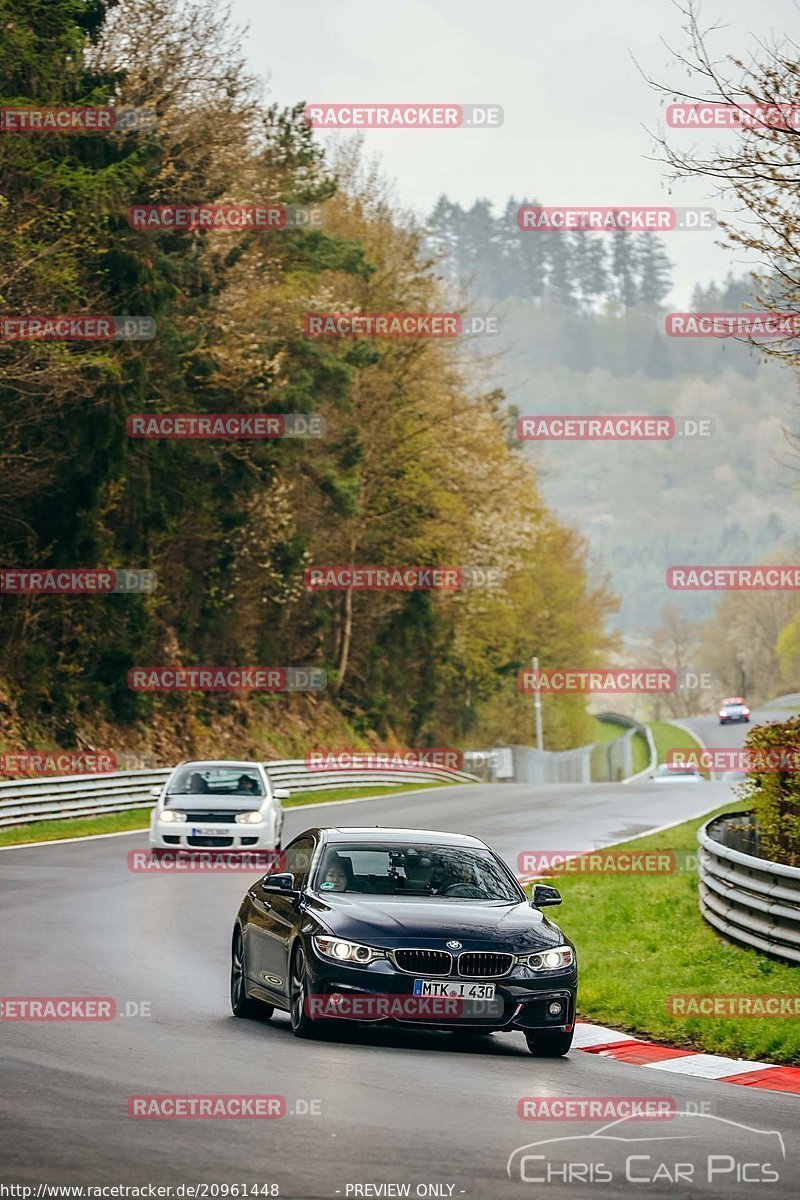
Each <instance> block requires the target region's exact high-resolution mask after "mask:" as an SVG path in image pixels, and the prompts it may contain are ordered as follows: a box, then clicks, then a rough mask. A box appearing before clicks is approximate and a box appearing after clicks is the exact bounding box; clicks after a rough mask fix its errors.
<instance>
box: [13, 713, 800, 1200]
mask: <svg viewBox="0 0 800 1200" xmlns="http://www.w3.org/2000/svg"><path fill="white" fill-rule="evenodd" d="M746 730H747V726H744V727H741V728H740V727H731V728H726V729H721V730H719V732H720V733H721V734H722V735H730V734H735V735H736V737H737V738H738V739H741V738H742V737H743V736H744V733H745V732H746ZM704 733H705V731H704ZM706 740H707V741H708V742H709V744H712V745H715V744H727V738H726V740H725V741H724V742H723V741H719V742H717V741H715V740H714V739H713V738H712V737H711V736H707V738H706ZM733 744H736V743H733ZM728 795H729V788H728V785H726V784H723V783H713V784H703V785H699V784H695V785H689V784H681V783H671V784H665V785H658V784H654V783H651V782H650V781H649V780H646V779H645V780H642V781H639V782H636V783H633V784H629V785H624V786H621V785H606V786H597V785H595V786H591V787H590V786H580V787H579V786H570V785H560V786H557V787H549V788H536V789H534V788H531V787H527V786H521V785H505V786H504V785H494V786H488V785H487V786H484V785H481V786H472V787H464V788H460V787H459V788H453V789H447V790H443V791H435V792H428V793H420V794H416V795H407V796H401V797H385V798H383V799H380V800H371V801H366V802H359V803H356V804H342V805H338V806H331V805H321V806H315V807H314V808H313V809H311V808H309V809H300V810H293V811H290V812H289V813H288V814H287V821H286V824H287V836H288V837H292V836H294V834H295V833H297V832H298V831H299V830H300V829H302V828H304V827H306V826H307V825H309V824H312V823H320V824H381V823H382V824H395V825H409V826H420V827H426V828H434V829H435V828H440V829H453V830H459V831H462V832H468V833H476V834H478V835H480V836H482V837H484V838H486V839H487V840H488V841H489V842H490V843H491V844H493V845H494V846H495V847H496V848H497V849H498V850H499V851H500V852H501V853H503V854H504V855H505V856H507V858H508V859H509V860H510V861H511V863H512V865H516V856H517V854H518V853H519V852H520V851H521V850H525V849H575V850H579V849H588V848H591V847H595V846H600V845H604V844H608V843H610V842H613V841H616V840H619V839H620V838H623V837H626V836H631V835H633V834H636V833H640V832H642V831H644V830H646V829H648V828H652V827H657V826H660V825H663V824H666V823H668V822H674V821H677V820H680V819H683V818H686V817H690V816H694V815H696V814H698V813H700V812H701V811H704V810H706V809H709V808H711V807H713V806H714V805H715V804H717V803H720V802H723V801H724V800H725V799H726V798H727V796H728ZM143 845H144V837H143V835H142V833H134V834H126V835H123V836H115V837H109V838H103V839H97V840H92V841H79V842H73V843H69V844H58V845H51V846H38V847H30V848H21V849H11V850H6V851H3V852H0V904H2V923H3V933H4V956H3V958H4V971H3V981H2V988H1V989H0V991H1V992H2V995H3V996H54V995H63V996H108V997H113V998H114V1000H115V1001H116V1006H117V1010H118V1011H120V1010H121V1011H122V1012H123V1013H124V1012H125V1009H126V1004H127V1005H128V1006H129V1007H130V1006H131V1005H132V1004H136V1005H141V1004H147V1005H149V1011H150V1015H149V1016H142V1015H129V1016H125V1015H123V1016H118V1017H117V1018H116V1019H114V1020H112V1021H108V1022H92V1023H89V1022H80V1023H66V1022H44V1023H32V1022H11V1023H9V1022H6V1021H4V1022H2V1023H0V1042H1V1045H0V1063H1V1064H2V1087H1V1088H0V1097H1V1098H0V1117H1V1118H2V1126H1V1128H2V1135H1V1137H2V1141H1V1142H0V1162H1V1163H2V1174H1V1175H0V1179H2V1180H7V1181H13V1182H15V1183H34V1184H38V1183H39V1182H49V1183H57V1184H70V1183H71V1184H84V1185H87V1184H114V1183H128V1184H139V1185H146V1184H148V1183H156V1184H162V1183H163V1184H167V1183H169V1184H173V1185H176V1184H180V1183H197V1182H201V1181H203V1182H206V1183H209V1184H211V1183H220V1184H223V1183H225V1184H233V1183H240V1184H243V1183H247V1184H275V1185H278V1188H279V1191H276V1192H275V1193H273V1194H278V1195H280V1196H281V1197H297V1198H300V1197H309V1198H311V1197H313V1198H317V1197H335V1196H343V1197H344V1196H347V1195H350V1196H380V1195H384V1196H391V1195H402V1194H404V1192H403V1191H402V1190H401V1191H397V1190H393V1189H389V1190H387V1189H386V1188H383V1189H381V1188H380V1185H387V1184H397V1185H409V1186H410V1191H409V1192H408V1193H405V1194H409V1195H412V1196H414V1195H428V1196H450V1195H452V1196H454V1197H458V1196H470V1197H480V1198H484V1197H486V1198H490V1197H496V1196H532V1197H533V1196H535V1197H540V1196H544V1195H553V1196H565V1197H566V1196H570V1197H572V1196H577V1195H587V1194H591V1192H592V1190H597V1191H599V1193H600V1194H601V1195H604V1196H614V1197H616V1196H626V1197H633V1196H634V1195H637V1196H638V1195H640V1194H645V1195H651V1196H656V1197H659V1196H662V1195H663V1196H667V1195H670V1196H687V1197H689V1196H692V1197H696V1196H703V1197H719V1198H720V1200H730V1198H731V1197H736V1196H742V1197H746V1198H747V1200H751V1197H753V1196H758V1195H762V1194H763V1195H765V1196H773V1197H781V1198H783V1197H789V1196H797V1195H798V1194H799V1193H800V1171H798V1166H797V1158H798V1147H797V1142H798V1139H797V1131H798V1128H799V1127H800V1101H798V1098H797V1097H795V1096H791V1095H786V1094H783V1093H780V1092H768V1091H756V1090H751V1089H749V1088H747V1087H734V1086H731V1085H726V1084H720V1083H714V1082H710V1081H705V1080H703V1079H699V1078H690V1077H684V1076H681V1075H679V1074H673V1073H669V1074H666V1073H663V1072H660V1071H657V1070H642V1069H641V1068H637V1067H634V1066H627V1065H625V1064H622V1063H616V1062H613V1061H611V1060H609V1059H604V1058H602V1057H600V1056H598V1055H594V1054H586V1053H582V1052H580V1051H573V1052H572V1053H571V1054H570V1055H569V1057H568V1058H566V1059H557V1060H551V1061H548V1060H536V1059H533V1058H531V1057H530V1055H529V1054H528V1052H527V1050H526V1047H525V1043H524V1040H523V1037H522V1035H521V1034H520V1035H517V1034H512V1035H495V1036H493V1037H478V1038H475V1039H474V1040H473V1041H471V1042H468V1041H466V1040H464V1041H461V1040H459V1039H457V1038H455V1037H453V1036H451V1035H447V1034H428V1033H417V1032H409V1033H407V1032H405V1031H401V1032H388V1031H385V1030H374V1031H366V1032H363V1031H361V1032H356V1031H354V1030H348V1031H342V1032H341V1034H340V1033H339V1032H338V1031H337V1036H336V1037H326V1038H325V1039H323V1040H320V1041H316V1042H303V1041H299V1040H297V1039H296V1038H294V1037H293V1036H292V1034H291V1032H290V1030H289V1024H288V1018H287V1017H285V1016H284V1015H282V1014H281V1015H276V1017H275V1018H274V1020H273V1021H271V1022H245V1021H237V1020H235V1019H234V1018H233V1017H232V1016H231V1015H230V1010H229V1005H228V962H229V940H230V932H231V926H232V921H233V916H234V913H235V911H236V908H237V906H238V903H239V900H240V899H241V896H242V895H243V894H244V891H245V888H246V886H247V885H248V883H249V882H250V881H251V876H249V875H237V874H219V873H217V874H203V875H188V874H182V875H176V874H166V873H162V874H159V875H155V874H153V873H150V874H138V873H132V872H131V871H129V870H128V865H127V855H128V852H129V851H130V850H131V849H133V848H138V847H141V846H143ZM557 916H558V919H559V921H560V923H561V924H562V925H563V926H564V928H565V929H566V930H567V931H569V924H570V921H569V917H570V914H569V910H568V906H567V905H565V906H564V907H563V908H562V909H560V910H559V912H558V914H557ZM152 1093H158V1094H165V1093H169V1094H174V1093H180V1094H203V1095H208V1094H218V1093H219V1094H234V1093H235V1094H242V1093H244V1094H252V1095H264V1094H268V1095H280V1096H284V1097H285V1098H286V1108H287V1114H286V1115H285V1116H283V1117H281V1118H279V1119H275V1120H206V1121H203V1120H184V1121H178V1122H176V1121H171V1120H135V1119H133V1118H131V1117H129V1116H128V1112H127V1106H128V1098H129V1097H130V1096H132V1095H145V1094H152ZM532 1095H535V1096H566V1095H569V1096H576V1097H579V1096H612V1097H619V1096H654V1097H655V1096H662V1097H663V1096H669V1097H672V1098H674V1099H675V1101H676V1103H677V1106H678V1109H679V1110H680V1111H688V1112H695V1111H697V1110H698V1109H699V1110H700V1111H701V1112H702V1111H705V1113H706V1115H705V1116H703V1117H698V1116H690V1117H686V1118H682V1119H681V1120H680V1121H675V1122H668V1123H664V1122H659V1123H657V1124H654V1123H649V1124H648V1123H642V1122H638V1123H635V1124H634V1125H633V1126H632V1127H631V1126H629V1127H628V1130H629V1132H628V1134H626V1136H630V1137H634V1138H649V1139H650V1140H648V1141H646V1142H645V1143H644V1148H641V1146H640V1147H639V1148H637V1149H636V1153H637V1154H638V1155H641V1156H642V1157H640V1158H639V1159H638V1160H637V1163H636V1168H637V1171H638V1178H639V1179H640V1180H641V1179H642V1178H649V1177H651V1176H652V1175H653V1174H654V1173H655V1171H656V1168H657V1165H658V1164H659V1163H661V1162H663V1163H665V1164H667V1167H662V1169H661V1175H660V1177H659V1180H660V1181H659V1182H654V1183H650V1184H645V1183H643V1182H639V1183H633V1182H627V1181H626V1179H625V1170H624V1168H623V1167H617V1166H616V1165H615V1167H614V1171H613V1179H612V1181H611V1182H604V1181H599V1182H597V1181H596V1189H593V1188H592V1186H591V1184H590V1183H588V1182H575V1181H574V1180H573V1182H572V1183H571V1184H562V1183H559V1182H557V1181H556V1182H551V1183H549V1184H545V1183H536V1182H521V1180H520V1168H519V1165H518V1162H519V1156H518V1158H517V1159H515V1164H517V1165H516V1166H515V1168H514V1170H515V1172H516V1173H515V1174H513V1173H512V1177H511V1178H510V1177H509V1176H508V1174H507V1173H506V1164H507V1162H508V1159H509V1156H510V1155H511V1154H512V1152H513V1151H515V1150H516V1149H518V1148H519V1147H522V1146H524V1145H526V1144H528V1143H531V1142H534V1141H537V1140H543V1139H549V1138H563V1137H573V1138H574V1137H577V1136H578V1135H587V1134H589V1133H591V1132H592V1131H595V1130H596V1129H597V1127H598V1126H597V1123H596V1122H595V1123H592V1124H588V1123H587V1124H584V1123H579V1122H576V1121H572V1122H562V1123H556V1122H552V1121H551V1122H531V1121H523V1120H521V1119H520V1118H519V1117H518V1115H517V1101H518V1100H519V1099H520V1097H523V1096H532ZM702 1106H705V1109H703V1107H702ZM726 1122H735V1123H736V1124H730V1125H729V1124H726ZM667 1125H668V1126H669V1130H668V1131H665V1127H666V1126H667ZM739 1126H745V1127H747V1129H746V1130H742V1129H740V1128H739ZM748 1130H750V1131H756V1132H748ZM771 1131H777V1132H778V1133H779V1134H781V1135H782V1137H783V1144H784V1146H785V1154H786V1158H785V1160H783V1159H782V1158H781V1155H780V1153H779V1152H778V1151H777V1150H776V1145H778V1146H780V1138H778V1137H776V1134H775V1132H772V1136H771V1137H770V1136H769V1133H770V1132H771ZM614 1132H616V1133H617V1134H619V1133H620V1131H619V1130H616V1131H614ZM623 1132H624V1131H623ZM667 1135H669V1136H670V1137H671V1138H672V1139H673V1140H672V1141H669V1142H660V1141H654V1140H652V1139H653V1138H655V1137H659V1138H663V1137H665V1136H667ZM573 1145H574V1146H575V1147H576V1149H575V1152H574V1156H573V1157H577V1158H580V1159H581V1161H583V1162H585V1163H590V1164H591V1163H595V1164H596V1163H597V1162H598V1161H599V1159H604V1160H605V1161H606V1162H609V1161H611V1159H614V1162H615V1164H616V1163H617V1162H621V1160H620V1159H619V1154H620V1143H618V1142H614V1143H612V1142H607V1143H604V1147H601V1149H600V1150H598V1148H597V1142H596V1141H595V1142H594V1144H593V1145H592V1146H591V1147H589V1148H587V1147H586V1144H585V1141H583V1140H579V1141H578V1142H575V1143H574V1144H573ZM732 1146H736V1147H738V1149H739V1151H743V1150H744V1148H746V1150H747V1154H746V1157H747V1161H750V1162H751V1164H753V1163H755V1164H757V1165H756V1166H753V1165H751V1167H750V1168H749V1169H748V1170H749V1175H748V1181H746V1182H745V1181H742V1182H739V1183H737V1182H736V1179H735V1177H734V1176H732V1175H731V1174H730V1173H720V1174H719V1175H718V1176H716V1177H715V1178H714V1180H713V1181H712V1182H711V1183H707V1182H706V1181H705V1176H704V1175H703V1176H702V1177H701V1178H700V1179H699V1180H697V1181H696V1182H688V1181H687V1180H686V1179H685V1178H684V1181H683V1182H680V1181H679V1182H677V1183H675V1182H670V1181H669V1179H668V1178H666V1175H665V1174H664V1172H665V1171H667V1170H668V1173H670V1174H673V1173H674V1164H675V1163H676V1162H686V1161H687V1158H688V1157H690V1156H697V1155H700V1156H704V1155H706V1154H724V1153H727V1152H728V1151H729V1150H730V1149H731V1147H732ZM606 1150H607V1151H608V1152H607V1153H606ZM537 1152H538V1151H537ZM762 1160H763V1161H769V1162H771V1163H772V1166H773V1169H777V1171H778V1173H779V1180H778V1181H777V1182H769V1183H768V1182H764V1183H763V1185H758V1186H757V1185H756V1183H755V1181H754V1175H755V1174H758V1172H759V1171H760V1170H761V1169H762V1168H761V1165H760V1164H761V1162H762ZM670 1164H671V1167H670ZM538 1169H539V1164H538V1163H534V1161H533V1160H526V1165H525V1167H524V1171H525V1174H526V1177H527V1178H536V1177H537V1173H538ZM738 1169H739V1167H737V1170H738ZM745 1173H746V1174H747V1173H748V1172H747V1171H746V1172H745ZM634 1174H636V1172H634ZM662 1180H663V1181H662ZM366 1185H374V1187H373V1188H368V1189H366V1190H365V1187H366ZM418 1185H419V1187H420V1188H421V1190H417V1189H418ZM434 1185H436V1186H435V1187H434ZM376 1189H377V1190H376ZM32 1194H33V1195H34V1196H35V1195H36V1190H35V1189H34V1191H33V1193H32ZM209 1194H210V1193H209ZM265 1194H269V1193H268V1192H267V1193H265Z"/></svg>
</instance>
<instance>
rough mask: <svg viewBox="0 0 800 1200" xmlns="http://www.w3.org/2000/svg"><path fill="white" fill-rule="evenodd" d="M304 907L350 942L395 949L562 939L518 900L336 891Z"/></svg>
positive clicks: (491, 946)
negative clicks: (455, 942) (497, 901)
mask: <svg viewBox="0 0 800 1200" xmlns="http://www.w3.org/2000/svg"><path fill="white" fill-rule="evenodd" d="M309 911H310V912H312V913H313V915H314V916H316V917H317V919H318V920H319V921H320V924H322V925H324V926H325V928H326V929H327V930H328V932H330V933H333V934H336V935H337V936H338V937H343V938H350V939H351V940H352V941H362V942H368V943H369V944H370V945H374V946H380V947H384V946H385V947H387V948H389V949H398V948H400V947H402V946H417V947H421V948H425V949H437V950H442V949H444V948H445V946H444V943H445V942H447V941H449V940H450V939H453V938H455V939H457V940H458V941H460V942H461V943H462V944H463V946H464V949H467V950H500V949H502V950H508V951H510V952H512V953H515V954H526V953H529V952H533V951H536V950H541V949H543V948H546V947H549V946H558V945H560V944H561V943H562V942H564V941H565V938H564V936H563V934H562V933H561V930H560V929H559V928H558V926H557V925H555V924H553V922H552V921H548V920H547V918H546V917H545V916H544V915H543V914H542V913H541V912H540V911H539V910H538V909H536V908H531V906H530V905H529V904H528V903H526V902H524V901H520V903H519V904H492V903H488V904H487V903H485V902H484V903H481V902H477V903H470V902H469V901H467V900H438V899H435V898H431V899H426V898H419V899H417V898H415V899H413V900H412V899H401V900H398V899H394V898H393V897H389V896H372V897H370V898H369V899H364V898H363V897H360V896H357V895H348V894H346V893H345V894H340V895H337V896H326V897H325V900H322V899H321V898H316V897H315V898H314V899H313V900H312V901H311V902H310V904H309Z"/></svg>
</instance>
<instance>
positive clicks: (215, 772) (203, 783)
mask: <svg viewBox="0 0 800 1200" xmlns="http://www.w3.org/2000/svg"><path fill="white" fill-rule="evenodd" d="M167 795H168V797H169V799H174V798H175V797H177V796H208V797H209V798H212V797H214V796H217V797H229V796H230V797H233V796H236V797H237V798H239V797H241V798H242V799H246V798H247V797H248V796H251V797H253V798H254V799H256V800H261V799H263V796H264V788H263V785H262V783H261V779H260V778H259V773H258V771H257V770H256V769H255V768H254V767H252V766H248V765H247V763H225V765H224V766H219V767H203V766H202V765H199V764H197V763H190V764H189V765H188V766H186V767H181V769H180V770H179V771H176V773H175V777H174V778H173V779H172V781H171V782H170V785H169V791H168V793H167Z"/></svg>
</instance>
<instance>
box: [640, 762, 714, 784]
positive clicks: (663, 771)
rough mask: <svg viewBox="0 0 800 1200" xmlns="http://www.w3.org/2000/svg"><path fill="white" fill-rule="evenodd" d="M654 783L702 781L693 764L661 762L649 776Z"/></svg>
mask: <svg viewBox="0 0 800 1200" xmlns="http://www.w3.org/2000/svg"><path fill="white" fill-rule="evenodd" d="M650 778H651V779H654V780H655V782H656V783H670V782H676V783H702V782H703V776H702V775H701V774H700V772H699V771H698V769H697V767H695V766H691V765H688V766H677V765H675V766H672V765H670V763H662V764H661V766H660V767H659V768H658V769H657V771H656V773H655V775H651V776H650Z"/></svg>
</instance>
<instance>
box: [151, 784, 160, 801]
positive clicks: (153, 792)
mask: <svg viewBox="0 0 800 1200" xmlns="http://www.w3.org/2000/svg"><path fill="white" fill-rule="evenodd" d="M150 795H151V796H152V797H153V799H154V800H157V799H158V797H159V796H160V795H161V788H159V787H155V788H150Z"/></svg>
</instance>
